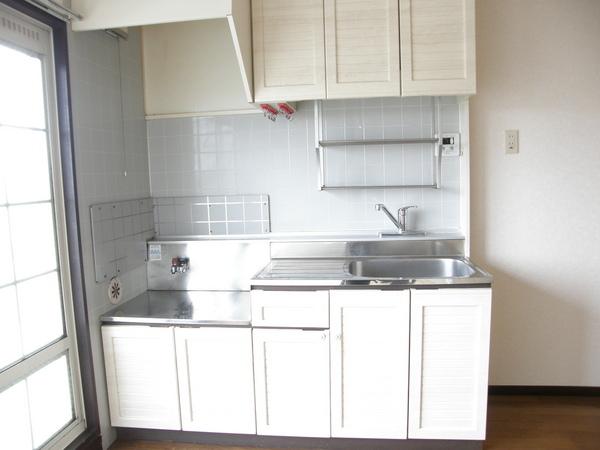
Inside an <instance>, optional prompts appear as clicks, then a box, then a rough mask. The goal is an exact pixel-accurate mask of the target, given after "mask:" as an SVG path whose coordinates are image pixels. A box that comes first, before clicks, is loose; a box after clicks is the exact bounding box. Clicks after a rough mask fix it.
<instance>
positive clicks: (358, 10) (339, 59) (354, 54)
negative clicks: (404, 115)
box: [325, 0, 400, 98]
mask: <svg viewBox="0 0 600 450" xmlns="http://www.w3.org/2000/svg"><path fill="white" fill-rule="evenodd" d="M325 47H326V67H327V98H352V97H354V98H357V97H381V96H397V95H400V61H399V58H400V50H399V35H398V0H372V1H368V2H364V1H363V2H361V1H356V0H325Z"/></svg>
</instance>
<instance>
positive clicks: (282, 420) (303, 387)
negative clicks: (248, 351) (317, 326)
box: [253, 329, 330, 437]
mask: <svg viewBox="0 0 600 450" xmlns="http://www.w3.org/2000/svg"><path fill="white" fill-rule="evenodd" d="M253 333H254V375H255V389H256V426H257V430H258V434H263V435H275V436H305V437H329V436H330V417H329V331H328V330H311V331H306V330H278V329H264V330H262V329H259V330H254V331H253Z"/></svg>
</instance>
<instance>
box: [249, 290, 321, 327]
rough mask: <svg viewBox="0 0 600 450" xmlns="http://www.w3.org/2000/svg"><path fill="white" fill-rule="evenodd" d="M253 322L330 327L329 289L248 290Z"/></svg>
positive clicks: (265, 324) (253, 324)
mask: <svg viewBox="0 0 600 450" xmlns="http://www.w3.org/2000/svg"><path fill="white" fill-rule="evenodd" d="M250 296H251V297H250V298H251V301H252V326H255V327H284V328H329V291H260V290H254V291H252V292H251V293H250Z"/></svg>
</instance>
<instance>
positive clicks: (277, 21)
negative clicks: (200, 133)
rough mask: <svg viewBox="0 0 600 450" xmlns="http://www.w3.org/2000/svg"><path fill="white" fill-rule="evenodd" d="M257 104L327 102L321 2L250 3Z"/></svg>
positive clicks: (258, 0)
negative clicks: (303, 101)
mask: <svg viewBox="0 0 600 450" xmlns="http://www.w3.org/2000/svg"><path fill="white" fill-rule="evenodd" d="M252 37H253V42H252V53H253V56H254V97H255V101H256V102H275V101H279V100H310V99H322V98H325V49H324V45H325V44H324V37H323V0H253V1H252Z"/></svg>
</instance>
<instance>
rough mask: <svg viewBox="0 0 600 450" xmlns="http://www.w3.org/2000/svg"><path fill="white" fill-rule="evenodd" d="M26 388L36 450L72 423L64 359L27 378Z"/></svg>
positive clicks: (68, 382)
mask: <svg viewBox="0 0 600 450" xmlns="http://www.w3.org/2000/svg"><path fill="white" fill-rule="evenodd" d="M27 387H28V389H29V411H30V414H31V429H32V431H33V433H32V434H33V445H34V446H35V447H39V446H41V445H42V444H44V443H45V442H46V441H47V440H48V439H50V438H51V437H52V436H53V435H54V434H56V432H57V431H59V430H61V429H62V428H64V427H65V426H66V425H68V424H69V423H70V422H71V421H72V420H73V400H72V395H71V386H70V381H69V365H68V363H67V358H66V356H61V357H60V358H59V359H57V360H56V361H54V362H51V363H50V364H48V365H47V366H46V367H44V368H43V369H40V370H38V371H37V372H35V373H34V374H32V375H30V376H29V378H27Z"/></svg>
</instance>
